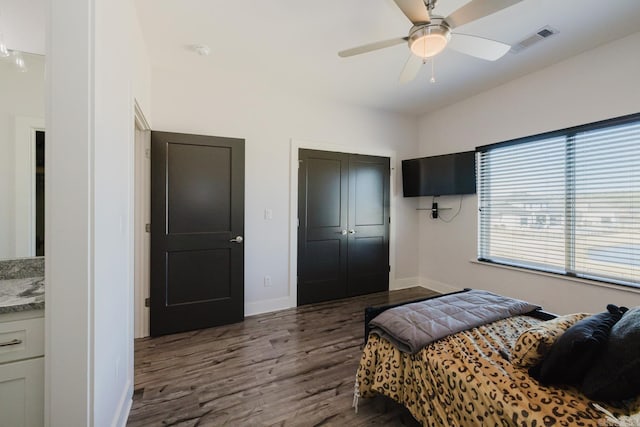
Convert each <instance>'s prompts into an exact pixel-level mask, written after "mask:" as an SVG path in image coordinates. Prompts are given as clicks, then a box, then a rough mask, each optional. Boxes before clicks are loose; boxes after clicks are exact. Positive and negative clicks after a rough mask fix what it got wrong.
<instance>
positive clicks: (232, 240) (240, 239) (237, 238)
mask: <svg viewBox="0 0 640 427" xmlns="http://www.w3.org/2000/svg"><path fill="white" fill-rule="evenodd" d="M243 240H244V238H243V237H242V236H236V237H234V238H233V239H231V240H229V241H230V242H231V243H242V242H243Z"/></svg>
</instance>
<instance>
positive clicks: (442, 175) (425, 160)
mask: <svg viewBox="0 0 640 427" xmlns="http://www.w3.org/2000/svg"><path fill="white" fill-rule="evenodd" d="M402 191H403V194H404V197H417V196H446V195H451V194H474V193H475V192H476V152H475V151H465V152H462V153H453V154H445V155H442V156H432V157H422V158H419V159H410V160H403V161H402Z"/></svg>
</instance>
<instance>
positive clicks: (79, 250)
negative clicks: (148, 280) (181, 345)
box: [45, 0, 149, 426]
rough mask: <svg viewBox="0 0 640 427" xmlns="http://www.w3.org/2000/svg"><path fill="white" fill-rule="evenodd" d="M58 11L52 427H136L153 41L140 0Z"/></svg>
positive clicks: (49, 310)
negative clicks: (140, 251)
mask: <svg viewBox="0 0 640 427" xmlns="http://www.w3.org/2000/svg"><path fill="white" fill-rule="evenodd" d="M48 8H49V16H48V22H49V26H48V35H47V40H48V44H47V60H48V63H47V79H48V81H49V84H48V88H47V90H48V92H47V94H48V102H47V114H46V116H47V132H48V144H47V174H48V175H47V176H48V182H47V190H46V191H47V214H46V225H47V236H46V253H47V262H46V271H45V278H46V283H47V295H46V312H45V323H46V354H45V360H46V362H45V363H46V368H45V382H46V386H45V417H46V423H47V425H50V426H85V425H87V426H113V425H125V423H126V419H127V416H128V411H129V408H130V405H131V396H132V393H133V264H132V263H133V250H132V249H133V230H132V223H133V195H132V191H133V117H134V113H133V104H134V97H135V98H137V99H139V100H140V101H141V102H140V104H141V105H148V103H149V88H148V84H149V82H148V81H147V82H145V81H144V75H145V73H148V63H146V62H145V61H146V59H145V57H142V58H141V57H139V56H136V55H137V53H138V52H136V49H138V48H139V47H140V46H143V45H144V43H143V42H142V41H140V40H137V39H136V38H137V37H140V33H139V31H137V30H136V26H137V19H136V15H135V11H134V9H133V5H132V4H131V2H129V1H127V0H117V1H114V0H93V1H91V2H83V3H82V4H79V3H78V2H76V1H72V0H55V1H54V0H50V1H49V2H48ZM70 59H73V60H70ZM140 76H142V77H140Z"/></svg>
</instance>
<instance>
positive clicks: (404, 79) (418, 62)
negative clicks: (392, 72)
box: [400, 54, 422, 83]
mask: <svg viewBox="0 0 640 427" xmlns="http://www.w3.org/2000/svg"><path fill="white" fill-rule="evenodd" d="M420 67H422V58H420V57H418V56H415V55H414V54H411V55H409V59H408V60H407V63H406V64H404V68H403V69H402V72H401V73H400V83H408V82H410V81H411V80H413V79H415V78H416V76H417V75H418V72H419V71H420Z"/></svg>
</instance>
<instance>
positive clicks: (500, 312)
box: [369, 290, 540, 354]
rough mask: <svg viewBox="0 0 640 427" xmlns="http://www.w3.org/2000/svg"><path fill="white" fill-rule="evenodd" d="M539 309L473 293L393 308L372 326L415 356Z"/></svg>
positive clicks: (486, 293) (511, 299)
mask: <svg viewBox="0 0 640 427" xmlns="http://www.w3.org/2000/svg"><path fill="white" fill-rule="evenodd" d="M538 308H540V306H537V305H533V304H529V303H528V302H526V301H521V300H517V299H513V298H509V297H504V296H501V295H496V294H492V293H491V292H487V291H479V290H470V291H468V292H462V293H456V294H451V295H444V296H442V297H440V298H433V299H429V300H426V301H420V302H415V303H412V304H406V305H402V306H400V307H394V308H391V309H389V310H386V311H384V312H382V313H380V314H379V315H378V316H376V317H375V318H374V319H373V320H372V321H371V322H370V323H369V325H370V326H371V327H372V329H371V333H374V334H377V335H379V336H381V337H384V338H386V339H388V340H389V341H391V342H392V343H393V344H394V345H395V346H396V347H397V348H398V349H399V350H400V351H403V352H405V353H411V354H414V353H417V352H418V351H419V350H420V349H422V348H423V347H425V346H426V345H427V344H429V343H431V342H433V341H436V340H438V339H440V338H443V337H446V336H448V335H452V334H455V333H457V332H460V331H465V330H467V329H472V328H475V327H477V326H481V325H485V324H487V323H491V322H495V321H496V320H500V319H506V318H507V317H511V316H515V315H518V314H524V313H528V312H530V311H533V310H535V309H538Z"/></svg>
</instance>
